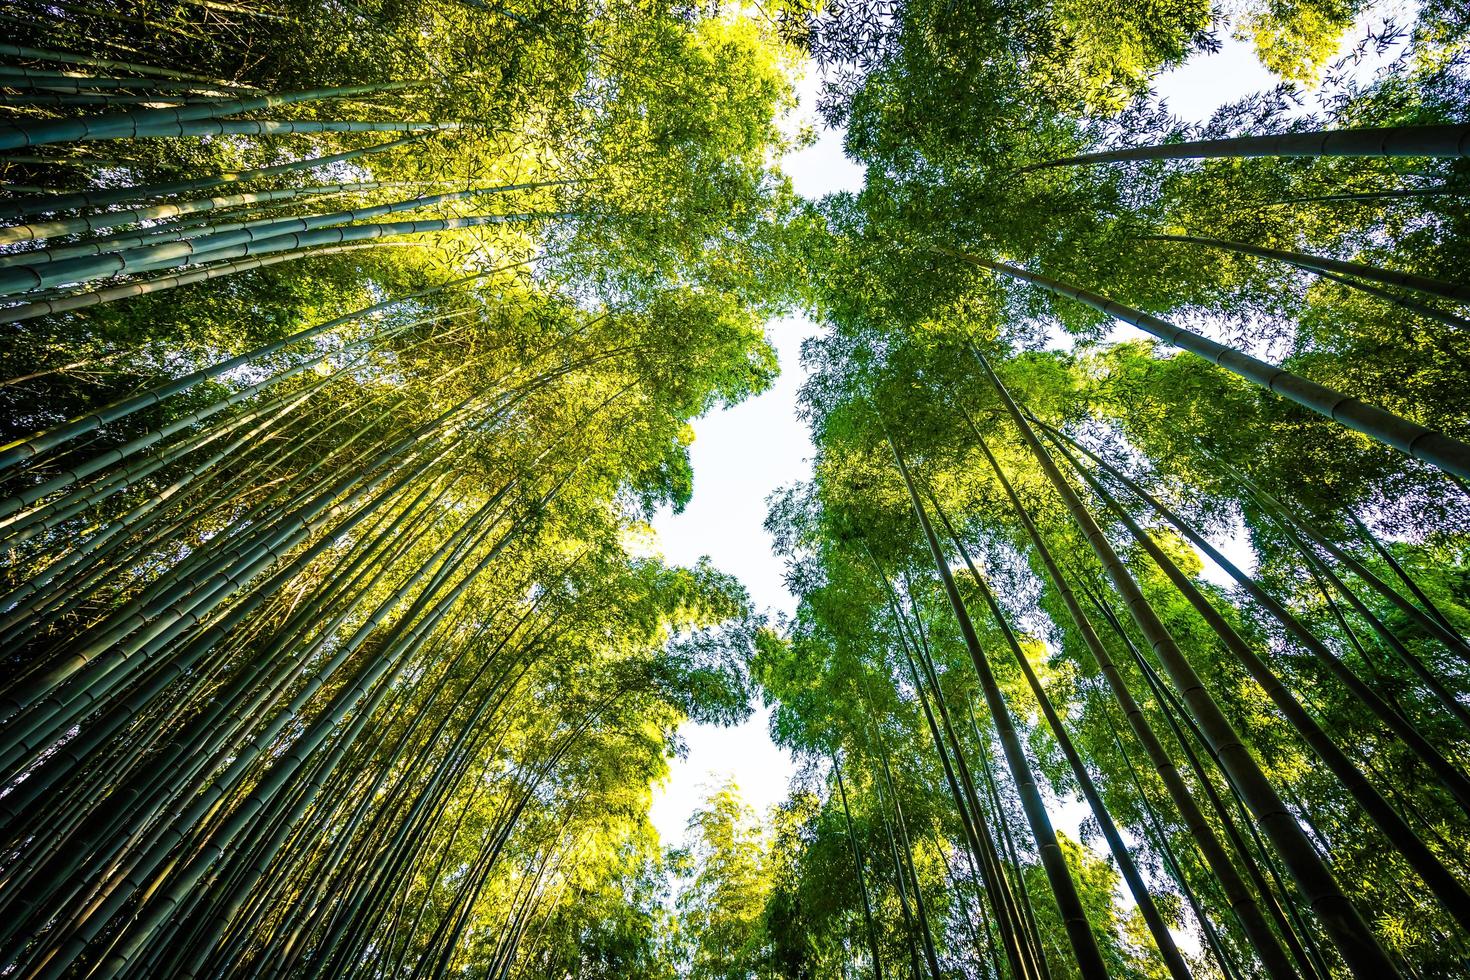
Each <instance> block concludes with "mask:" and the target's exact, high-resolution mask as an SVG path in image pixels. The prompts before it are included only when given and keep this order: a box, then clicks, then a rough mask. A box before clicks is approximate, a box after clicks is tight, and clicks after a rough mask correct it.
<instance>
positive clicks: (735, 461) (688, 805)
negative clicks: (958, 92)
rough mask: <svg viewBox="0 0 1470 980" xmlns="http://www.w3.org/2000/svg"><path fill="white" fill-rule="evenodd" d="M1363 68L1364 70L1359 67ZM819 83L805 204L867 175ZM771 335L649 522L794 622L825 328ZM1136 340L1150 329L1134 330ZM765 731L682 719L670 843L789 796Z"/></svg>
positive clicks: (1388, 8)
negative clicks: (810, 373)
mask: <svg viewBox="0 0 1470 980" xmlns="http://www.w3.org/2000/svg"><path fill="white" fill-rule="evenodd" d="M1395 15H1397V16H1396V17H1395ZM1385 17H1395V19H1397V21H1398V22H1399V23H1406V22H1407V20H1408V18H1407V17H1406V16H1405V15H1404V14H1403V8H1402V7H1399V6H1396V5H1394V4H1385V5H1382V6H1380V7H1379V8H1377V9H1376V10H1375V11H1373V12H1372V14H1371V15H1370V16H1369V17H1368V18H1365V19H1364V20H1362V21H1360V23H1359V24H1358V25H1356V29H1355V30H1354V31H1352V32H1350V33H1349V34H1348V36H1347V37H1346V38H1345V39H1344V41H1343V47H1342V52H1343V53H1346V52H1347V51H1349V50H1351V48H1352V46H1353V45H1354V44H1355V43H1356V42H1357V41H1358V40H1359V39H1360V38H1362V37H1363V36H1364V34H1365V32H1366V30H1367V28H1369V27H1370V26H1371V27H1373V28H1374V29H1377V28H1378V27H1380V26H1381V24H1382V23H1383V21H1384V19H1385ZM1374 61H1375V62H1376V61H1377V59H1374ZM1367 67H1370V66H1367V65H1365V66H1360V72H1361V71H1362V70H1364V69H1366V68H1367ZM1276 81H1277V80H1276V79H1275V77H1274V76H1272V75H1271V74H1270V73H1269V72H1267V71H1266V69H1265V68H1263V67H1261V65H1260V64H1259V62H1257V60H1256V57H1255V53H1254V52H1253V50H1252V49H1251V47H1250V45H1249V44H1246V43H1244V42H1240V41H1237V40H1235V39H1233V38H1226V39H1224V44H1223V46H1222V49H1221V51H1220V52H1219V53H1218V54H1214V55H1209V56H1203V57H1196V58H1194V59H1191V60H1190V61H1189V63H1188V64H1185V65H1183V66H1181V67H1179V68H1177V69H1174V70H1173V71H1170V72H1168V73H1167V74H1165V75H1163V76H1162V77H1160V78H1159V79H1158V81H1157V82H1156V84H1155V90H1156V91H1157V92H1158V94H1159V95H1160V96H1162V97H1163V98H1165V99H1167V100H1168V103H1169V106H1170V108H1171V110H1172V111H1173V112H1174V114H1175V115H1177V116H1179V117H1181V118H1183V119H1187V120H1190V121H1196V122H1199V121H1204V120H1205V119H1208V118H1209V116H1210V114H1211V113H1212V112H1214V110H1215V109H1216V108H1218V107H1219V106H1221V105H1223V104H1226V103H1228V102H1233V101H1236V100H1238V99H1241V98H1244V97H1245V96H1247V95H1250V94H1252V93H1255V92H1259V91H1263V90H1266V89H1270V88H1272V87H1274V86H1275V85H1276ZM817 85H818V80H817V79H816V78H815V73H814V72H809V73H808V76H807V77H806V78H804V79H803V80H802V81H801V83H800V84H799V85H798V95H799V97H800V105H799V107H798V108H797V110H796V112H795V113H794V114H793V118H792V119H789V120H787V124H788V125H787V130H788V131H794V130H795V129H796V128H798V127H799V126H800V125H802V124H808V125H811V126H812V127H813V128H814V129H815V130H816V132H817V137H818V138H817V140H816V142H815V143H814V144H813V145H811V146H809V147H806V148H805V149H802V150H800V151H799V152H796V153H792V154H788V155H787V156H786V157H785V158H784V159H783V160H782V166H783V168H784V169H785V171H786V173H787V175H788V176H790V178H791V181H792V184H793V186H794V187H795V189H796V191H797V192H798V193H799V194H801V195H803V196H804V197H808V198H819V197H821V196H823V195H825V194H829V193H833V192H837V191H844V190H858V189H859V188H861V186H862V180H863V171H862V168H861V167H859V166H858V165H857V164H855V163H853V162H852V161H851V160H849V159H847V158H846V157H845V156H844V155H843V153H842V134H841V133H840V132H836V131H832V130H827V129H824V128H822V127H821V123H820V120H819V119H818V118H817V117H816V113H815V110H814V106H815V102H816V98H815V96H816V90H817ZM768 329H769V334H770V338H771V342H772V344H773V345H774V346H775V348H776V352H777V354H778V356H779V358H780V363H781V377H780V378H779V379H778V380H777V382H776V384H775V386H774V387H773V388H772V389H771V390H770V391H768V392H766V393H765V394H763V395H761V396H759V397H757V398H753V399H750V400H749V401H747V402H745V403H743V404H741V405H737V406H735V407H734V408H728V409H723V410H720V411H717V412H714V413H711V414H710V415H708V416H706V417H704V418H702V419H699V420H698V421H696V422H695V423H694V432H695V441H694V444H693V446H692V447H691V449H690V455H691V458H692V462H693V466H694V496H693V499H692V500H691V501H690V503H689V506H688V507H687V508H686V509H685V511H684V512H683V513H682V514H678V515H675V514H673V513H671V512H669V511H667V510H666V511H664V512H662V513H660V514H659V515H658V516H657V517H656V518H655V520H654V521H653V527H654V531H655V532H656V535H657V537H658V539H659V543H660V546H661V550H662V552H663V554H664V556H665V557H666V558H667V559H668V560H669V561H671V562H674V563H678V564H692V563H694V562H696V561H698V560H699V558H700V557H702V556H705V555H708V556H709V557H710V558H711V559H712V560H713V561H714V564H715V565H716V567H718V568H720V569H721V570H722V571H725V572H728V573H729V574H732V575H735V576H736V577H738V578H739V579H740V581H741V582H743V583H744V584H745V586H746V588H747V589H749V591H750V594H751V598H752V600H753V601H754V603H755V605H756V607H757V608H759V609H765V610H769V611H772V612H780V613H785V614H787V615H790V614H791V613H793V612H794V611H795V599H794V598H793V597H792V596H791V595H790V593H788V592H787V591H786V587H785V584H784V582H783V580H782V574H783V567H782V563H781V560H780V559H779V558H777V557H776V556H775V555H774V554H773V553H772V551H771V541H770V538H769V536H768V535H767V534H766V532H765V528H764V522H765V517H766V497H767V496H769V495H770V494H771V492H772V491H774V490H776V489H777V488H779V487H782V486H786V485H789V484H791V483H794V482H797V481H801V480H807V479H809V478H810V477H811V456H812V453H813V449H812V445H811V441H810V440H809V438H808V437H807V432H806V427H805V425H803V424H802V423H801V422H800V421H799V420H798V419H797V417H796V406H797V392H798V391H799V390H800V388H801V385H802V383H803V382H804V381H805V379H806V372H805V371H804V370H803V368H802V366H801V361H800V351H801V342H802V340H804V339H805V338H807V337H809V336H812V335H814V334H815V333H816V332H817V331H818V330H819V328H818V327H817V325H816V324H814V323H812V322H811V321H810V320H808V319H806V318H805V317H800V316H797V317H789V318H786V319H782V320H778V321H776V322H773V323H771V324H770V325H769V327H768ZM1126 330H1132V328H1126ZM1126 330H1125V331H1119V332H1118V333H1117V334H1116V335H1115V336H1116V338H1117V339H1122V338H1124V337H1126V336H1128V333H1127V332H1126ZM1133 335H1135V336H1141V335H1142V334H1141V333H1139V332H1137V331H1133ZM1214 543H1215V544H1216V545H1217V546H1220V547H1221V550H1222V551H1224V552H1225V554H1226V556H1227V557H1229V558H1230V559H1231V560H1233V561H1236V562H1237V563H1238V564H1240V565H1242V567H1245V568H1247V569H1250V568H1252V567H1253V566H1254V560H1253V555H1252V554H1251V552H1250V548H1249V546H1248V545H1247V544H1246V543H1245V542H1244V536H1243V534H1240V533H1237V534H1235V535H1233V536H1231V537H1228V538H1220V539H1218V540H1216V541H1215V542H1214ZM1205 576H1206V577H1207V578H1210V579H1212V580H1214V581H1217V582H1220V583H1221V584H1227V583H1228V579H1226V578H1225V577H1224V573H1222V572H1219V571H1218V570H1217V569H1215V568H1214V566H1213V564H1212V563H1210V562H1208V561H1206V562H1205ZM768 725H769V714H768V712H766V711H764V710H757V711H756V712H755V713H754V714H753V715H752V716H751V718H750V719H748V720H747V721H746V722H744V723H743V724H740V725H737V726H734V727H731V728H721V727H718V726H712V725H696V724H686V725H684V726H683V727H682V728H681V729H680V735H681V737H682V738H683V740H684V742H685V745H686V749H687V751H686V752H685V754H684V756H683V757H682V758H680V759H676V760H674V761H673V764H672V766H671V772H670V776H669V779H668V780H667V781H666V782H665V783H664V784H663V785H661V786H658V787H655V790H654V800H653V809H652V813H651V818H652V821H653V825H654V827H655V828H657V830H658V832H659V835H660V837H661V838H662V839H663V841H664V843H665V844H669V845H672V844H674V843H676V842H678V841H681V840H682V839H683V837H684V832H685V826H686V824H687V822H688V820H689V816H690V814H691V813H693V811H694V809H695V807H696V806H698V805H699V803H700V802H701V801H702V800H703V799H704V797H705V796H706V795H708V793H709V792H710V791H711V790H712V789H715V788H717V787H718V786H720V785H722V784H723V783H724V782H726V781H727V780H733V781H734V782H735V783H736V784H737V785H738V786H739V788H740V792H741V794H742V795H743V796H744V798H745V800H746V802H747V803H749V804H750V805H751V806H753V807H754V808H755V809H756V811H757V812H758V813H764V812H766V811H767V809H768V808H770V807H771V806H773V805H774V804H776V803H779V802H780V801H781V800H783V799H784V798H785V797H786V795H787V786H788V783H789V781H790V778H791V775H792V773H793V772H794V764H793V762H792V760H791V757H790V755H789V754H788V753H787V752H786V751H785V750H783V749H781V748H779V747H777V746H776V745H775V744H774V743H773V742H772V741H771V738H770V734H769V728H768ZM1085 814H1086V807H1085V805H1084V804H1082V803H1081V801H1080V800H1079V801H1071V802H1063V804H1062V805H1061V806H1060V807H1058V808H1057V810H1056V811H1055V812H1054V813H1053V817H1054V819H1055V821H1056V824H1057V826H1058V828H1059V829H1062V830H1065V831H1066V832H1067V833H1069V834H1071V835H1073V836H1074V837H1076V836H1077V832H1078V824H1079V823H1080V821H1081V820H1082V818H1083V817H1084V816H1085Z"/></svg>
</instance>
